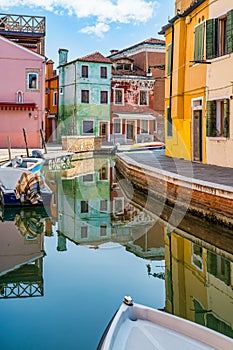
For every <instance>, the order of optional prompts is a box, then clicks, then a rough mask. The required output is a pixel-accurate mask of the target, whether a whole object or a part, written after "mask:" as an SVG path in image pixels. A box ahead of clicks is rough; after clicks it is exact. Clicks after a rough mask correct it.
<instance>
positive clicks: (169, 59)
mask: <svg viewBox="0 0 233 350" xmlns="http://www.w3.org/2000/svg"><path fill="white" fill-rule="evenodd" d="M171 72H172V44H169V45H168V48H167V75H171Z"/></svg>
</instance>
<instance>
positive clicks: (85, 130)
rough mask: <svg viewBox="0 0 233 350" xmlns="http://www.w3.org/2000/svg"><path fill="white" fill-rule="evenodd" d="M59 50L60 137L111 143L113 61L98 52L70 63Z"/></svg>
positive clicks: (64, 52) (66, 53) (62, 50)
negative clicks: (98, 138)
mask: <svg viewBox="0 0 233 350" xmlns="http://www.w3.org/2000/svg"><path fill="white" fill-rule="evenodd" d="M67 57H68V51H67V50H65V49H60V50H59V67H58V68H59V116H58V119H59V133H60V135H61V136H68V135H77V136H80V135H81V136H91V135H92V136H96V137H98V136H99V137H102V138H103V139H104V140H109V133H110V91H111V90H110V88H111V61H110V59H108V58H106V57H104V56H103V55H101V54H100V53H99V52H96V53H93V54H90V55H88V56H85V57H82V58H78V59H76V60H74V61H72V62H68V60H67Z"/></svg>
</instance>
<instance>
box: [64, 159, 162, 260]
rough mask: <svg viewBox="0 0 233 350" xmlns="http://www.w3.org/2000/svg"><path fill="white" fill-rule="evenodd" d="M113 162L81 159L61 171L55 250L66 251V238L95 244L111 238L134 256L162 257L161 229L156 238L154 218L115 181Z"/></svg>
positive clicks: (79, 242)
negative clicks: (127, 197) (134, 202)
mask: <svg viewBox="0 0 233 350" xmlns="http://www.w3.org/2000/svg"><path fill="white" fill-rule="evenodd" d="M112 163H113V162H112V160H111V158H106V157H105V158H103V157H95V158H90V159H83V160H80V161H77V162H74V165H75V167H74V168H72V169H69V170H67V171H65V172H63V173H62V174H63V176H62V180H61V184H60V186H58V213H59V215H58V248H57V249H58V250H59V251H62V250H66V238H68V239H70V240H72V241H74V242H75V243H77V244H86V245H94V246H98V245H99V244H101V243H104V242H107V241H113V242H118V243H120V244H124V245H126V246H127V249H128V250H130V251H132V252H133V253H134V254H136V255H140V256H144V257H147V258H151V257H153V258H154V257H155V256H157V257H160V258H161V256H162V257H164V242H163V230H161V227H160V228H159V231H158V232H156V237H158V235H159V236H160V238H159V239H155V238H154V235H155V231H156V230H157V229H158V227H156V226H155V222H154V219H153V218H152V216H150V215H149V214H146V213H145V212H143V211H142V210H140V209H138V208H136V206H133V205H131V204H129V203H128V201H127V200H126V199H125V197H124V195H123V192H122V190H121V188H120V186H119V185H118V183H117V182H116V181H115V174H114V168H113V164H112ZM140 237H142V238H140ZM130 242H131V243H130Z"/></svg>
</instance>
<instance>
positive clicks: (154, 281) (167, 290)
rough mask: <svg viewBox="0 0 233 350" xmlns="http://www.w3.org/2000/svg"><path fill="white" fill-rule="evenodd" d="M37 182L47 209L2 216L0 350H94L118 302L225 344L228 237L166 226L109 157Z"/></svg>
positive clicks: (232, 318) (189, 222)
mask: <svg viewBox="0 0 233 350" xmlns="http://www.w3.org/2000/svg"><path fill="white" fill-rule="evenodd" d="M44 176H45V179H46V182H47V183H48V184H49V186H50V187H51V189H52V190H53V191H54V196H53V201H52V203H51V207H50V208H46V209H44V208H35V207H33V208H31V209H7V208H2V209H1V211H0V218H1V220H0V313H1V327H0V349H1V350H5V349H7V350H10V349H12V350H13V349H14V350H15V349H17V350H21V349H24V350H25V349H30V350H32V349H35V350H41V349H43V350H45V349H50V350H51V349H57V350H58V349H67V350H69V349H80V350H95V349H96V348H97V345H98V342H99V340H100V338H101V335H102V333H103V331H104V329H105V327H106V326H107V324H108V322H109V320H110V319H111V317H112V315H113V314H114V313H115V311H116V310H117V308H118V307H119V306H120V304H121V302H122V299H123V297H124V296H125V295H130V296H132V297H133V299H134V301H135V302H137V303H143V304H145V305H148V306H151V307H153V308H158V309H161V310H164V311H165V312H169V313H173V314H175V315H177V316H180V317H183V318H186V319H189V320H191V321H193V322H196V323H199V324H202V325H204V326H206V327H209V328H212V329H215V330H217V331H218V332H221V333H223V334H225V335H227V336H229V337H233V329H232V326H233V254H232V250H233V248H232V238H231V237H232V233H231V232H230V231H228V230H227V229H226V228H223V227H218V226H216V225H213V224H209V223H205V222H203V220H201V219H198V218H192V217H190V216H189V215H186V216H185V217H184V220H182V222H181V224H180V225H179V227H172V226H171V225H168V224H167V223H166V221H164V218H162V217H158V216H157V213H156V212H155V210H154V209H153V208H154V207H155V206H154V207H153V203H152V204H151V203H147V198H146V194H142V193H137V192H136V190H135V189H134V188H133V187H132V185H131V184H130V183H128V181H127V180H126V179H123V178H122V177H121V176H120V175H119V174H118V173H117V171H116V169H115V168H114V160H113V159H112V158H107V157H95V158H89V159H83V160H80V161H76V162H73V163H72V166H71V167H69V168H65V169H60V168H59V166H57V168H56V167H54V168H52V169H49V168H47V169H44ZM145 203H147V204H148V205H145ZM156 207H157V206H156ZM160 212H161V210H160ZM119 350H121V349H119Z"/></svg>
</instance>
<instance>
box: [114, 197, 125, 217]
mask: <svg viewBox="0 0 233 350" xmlns="http://www.w3.org/2000/svg"><path fill="white" fill-rule="evenodd" d="M113 212H114V214H124V198H114V201H113Z"/></svg>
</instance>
